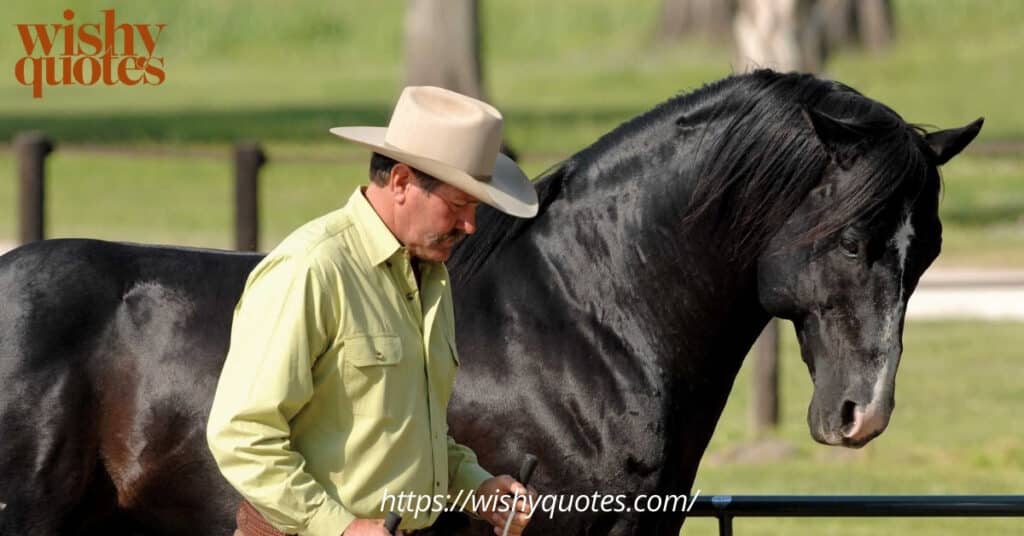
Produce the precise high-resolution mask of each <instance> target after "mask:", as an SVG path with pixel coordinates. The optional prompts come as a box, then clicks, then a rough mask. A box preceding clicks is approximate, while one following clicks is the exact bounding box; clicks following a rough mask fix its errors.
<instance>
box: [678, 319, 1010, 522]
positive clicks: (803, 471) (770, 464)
mask: <svg viewBox="0 0 1024 536" xmlns="http://www.w3.org/2000/svg"><path fill="white" fill-rule="evenodd" d="M1021 329H1024V325H1022V324H1020V323H972V322H921V321H916V322H915V321H910V322H908V323H907V326H906V331H905V335H904V344H905V350H904V355H903V359H902V362H901V364H900V371H899V376H898V377H897V388H896V401H897V405H896V410H895V413H894V414H893V418H892V421H891V422H890V425H889V428H888V430H887V431H886V432H885V433H884V434H883V435H881V436H880V437H878V438H876V439H875V440H874V441H873V442H871V443H870V444H868V446H866V447H864V448H863V449H861V450H856V451H851V450H846V449H841V448H834V447H824V446H820V445H818V444H816V443H814V442H813V441H812V440H811V438H810V435H809V432H808V430H807V424H806V411H807V404H808V403H809V401H810V398H811V382H810V376H809V375H808V373H807V370H806V367H805V366H804V365H803V363H802V362H801V361H800V357H799V353H798V349H797V346H796V341H795V337H794V336H793V335H792V329H790V328H789V326H788V324H787V325H786V326H785V327H784V329H783V333H784V337H783V346H782V348H783V350H782V354H781V356H780V361H781V379H780V382H781V389H780V392H781V393H782V400H781V408H780V415H781V426H780V428H779V430H778V431H777V433H776V434H775V435H774V436H773V437H774V439H775V440H777V441H782V442H784V443H786V444H788V445H790V446H791V447H792V449H793V454H792V455H791V456H789V457H787V458H784V459H781V460H766V461H761V462H749V461H748V462H728V463H712V462H709V460H713V459H714V458H715V456H714V454H716V453H722V452H725V451H729V450H730V449H734V448H736V447H737V446H738V445H742V444H745V443H746V442H748V441H749V440H750V437H749V436H748V434H747V432H746V409H747V404H748V400H749V397H748V395H749V393H748V385H749V381H750V378H749V371H748V370H747V369H746V368H744V370H742V371H741V373H740V376H739V378H738V379H737V381H736V385H735V387H734V389H733V393H732V396H731V398H730V400H729V403H728V405H727V406H726V409H725V412H724V413H723V416H722V419H721V421H720V423H719V426H718V429H717V430H716V432H715V436H714V438H713V439H712V442H711V445H710V447H709V449H708V452H709V456H706V457H705V461H704V463H703V465H702V467H701V469H700V471H699V472H698V474H697V481H696V483H695V489H700V490H701V491H702V494H703V495H705V496H706V495H712V494H774V495H790V494H851V495H859V494H1020V493H1024V488H1022V487H1021V483H1022V482H1024V428H1021V425H1020V419H1019V418H1018V413H1019V411H1020V408H1021V405H1022V404H1024V391H1022V390H1021V386H1022V385H1024V364H1022V362H1021V355H1022V354H1021V351H1020V333H1021ZM1020 523H1021V520H1019V519H1016V520H1013V519H1003V520H999V519H974V520H966V519H961V520H948V519H904V520H895V519H873V520H868V519H856V520H851V519H821V520H816V519H750V518H748V519H740V520H739V521H738V522H737V524H736V527H735V528H736V534H740V535H743V536H755V535H763V536H767V535H783V534H836V535H843V536H855V535H868V534H914V535H933V534H934V535H940V534H941V535H947V534H951V535H958V534H963V535H968V534H975V533H986V534H1015V533H1017V531H1018V530H1019V527H1020ZM716 529H717V526H716V525H715V522H714V521H713V520H709V519H692V520H690V521H687V525H686V528H685V529H684V530H683V532H682V534H683V535H684V536H693V535H703V534H717V532H716Z"/></svg>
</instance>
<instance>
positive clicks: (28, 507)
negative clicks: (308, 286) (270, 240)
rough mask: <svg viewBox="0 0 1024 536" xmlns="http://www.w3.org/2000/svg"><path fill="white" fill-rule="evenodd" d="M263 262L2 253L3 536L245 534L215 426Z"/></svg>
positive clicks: (52, 245)
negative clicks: (217, 395) (248, 280)
mask: <svg viewBox="0 0 1024 536" xmlns="http://www.w3.org/2000/svg"><path fill="white" fill-rule="evenodd" d="M259 259H260V256H259V255H252V254H236V253H227V252H212V251H202V250H188V249H182V248H158V247H151V246H133V245H126V244H113V243H107V242H100V241H92V240H51V241H46V242H38V243H34V244H30V245H28V246H25V247H22V248H19V249H17V250H15V251H13V252H11V253H9V254H7V255H5V256H3V257H2V258H0V274H2V275H0V287H2V288H3V296H4V299H3V306H2V307H0V325H2V326H3V329H2V331H0V345H2V346H0V347H2V348H3V350H2V354H0V355H2V359H0V378H2V379H3V382H2V384H3V385H4V389H3V390H2V391H0V408H2V411H0V430H2V436H3V441H2V444H3V446H2V447H0V474H3V475H4V476H3V478H2V479H0V502H5V503H7V504H8V507H7V508H6V509H5V510H4V511H2V512H0V534H4V535H7V534H10V535H12V536H13V535H15V534H17V535H34V534H78V533H93V532H95V533H107V534H110V533H114V534H120V533H123V534H132V533H135V531H139V532H143V533H148V531H146V530H142V529H144V528H145V527H160V530H158V531H155V533H158V534H161V533H162V534H186V533H189V532H191V531H194V530H195V528H196V527H197V526H199V527H205V528H206V529H207V530H208V531H209V532H206V533H208V534H230V533H231V531H232V530H233V527H234V523H233V522H234V519H233V516H232V515H231V513H232V512H233V511H234V508H235V507H236V506H237V502H238V499H237V495H236V494H235V492H234V491H233V490H232V489H231V488H230V486H229V485H227V483H226V482H225V481H224V480H223V478H220V477H219V475H218V471H217V468H216V465H215V464H214V463H213V460H212V458H211V457H210V455H209V453H208V452H207V450H206V442H205V439H204V438H205V423H206V419H207V417H208V415H209V408H210V405H211V404H212V402H213V393H214V390H215V388H216V385H217V377H218V376H219V375H220V369H221V366H222V365H223V360H224V355H225V354H226V352H227V341H228V335H229V332H230V326H231V311H232V309H233V308H234V303H235V302H236V301H237V299H238V296H239V295H240V293H241V290H242V285H243V283H244V282H245V276H246V274H247V273H248V272H249V270H251V269H252V267H253V266H255V265H256V263H257V262H258V261H259ZM183 512H185V513H184V514H183Z"/></svg>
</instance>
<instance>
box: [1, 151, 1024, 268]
mask: <svg viewBox="0 0 1024 536" xmlns="http://www.w3.org/2000/svg"><path fill="white" fill-rule="evenodd" d="M267 152H268V154H269V157H270V162H269V163H268V164H267V165H266V167H265V168H264V169H263V170H262V172H261V191H260V194H261V196H260V208H261V210H260V216H261V222H260V226H261V236H262V240H261V246H262V248H263V249H269V248H271V247H273V245H274V244H276V243H277V242H279V241H280V240H281V239H282V238H284V236H285V235H287V233H288V232H290V231H291V230H292V229H294V228H295V227H298V226H299V225H300V224H301V223H303V222H304V221H307V220H309V219H312V218H313V217H315V216H317V215H319V214H322V213H325V212H328V211H330V210H332V209H334V208H336V207H337V206H339V205H340V204H343V203H344V201H345V199H347V196H348V194H349V193H351V191H352V190H353V189H354V188H355V187H356V185H357V184H360V183H362V182H365V179H364V178H365V176H366V164H365V163H364V159H365V158H366V155H364V154H363V153H361V152H359V151H356V150H353V149H351V148H348V147H343V146H337V147H335V148H334V151H333V152H327V151H323V150H322V149H320V148H316V147H312V148H310V147H304V146H301V145H296V144H291V143H281V144H271V145H269V146H268V147H267ZM186 154H187V155H188V156H182V155H181V154H178V153H172V154H170V155H160V154H156V155H145V154H138V153H132V152H128V153H124V152H116V151H114V152H101V153H96V152H93V151H78V150H74V149H66V150H58V151H56V152H54V154H53V155H52V156H51V157H50V159H49V160H48V177H50V179H49V182H48V185H47V197H46V214H47V218H48V219H47V222H46V226H47V230H46V233H47V236H50V237H68V236H90V237H96V238H104V239H111V240H128V241H134V242H158V243H174V244H183V245H192V246H205V247H219V248H228V247H232V244H233V238H232V234H231V233H232V232H233V231H232V229H233V223H232V222H233V213H232V210H233V209H232V206H233V205H232V202H233V201H232V200H233V195H234V194H233V190H232V188H233V186H232V173H233V171H232V169H231V166H230V158H229V155H230V152H229V150H228V149H226V148H218V149H216V150H207V151H200V152H193V153H186ZM278 155H280V156H278ZM553 163H554V160H552V159H543V160H542V159H536V158H532V159H527V160H526V161H525V162H524V164H523V165H524V167H525V169H526V171H527V172H528V173H529V174H530V175H532V176H535V175H537V174H539V173H540V172H541V171H542V170H544V169H545V168H546V167H548V166H550V165H551V164H553ZM14 169H15V163H14V161H13V156H12V154H11V153H10V152H7V151H0V207H15V206H17V205H16V193H15V180H14V176H13V170H14ZM944 181H945V188H946V189H945V193H944V198H943V202H942V206H941V215H942V219H943V222H944V227H945V229H944V232H943V234H944V246H943V254H942V256H941V257H940V258H939V262H940V263H941V264H943V265H947V266H951V265H959V266H963V265H970V266H979V265H980V266H1010V267H1013V266H1015V267H1024V216H1022V215H1024V158H1022V157H1004V158H977V157H970V156H964V157H961V158H958V159H956V160H954V161H952V162H951V163H950V164H949V165H948V166H947V168H946V169H944ZM16 225H17V214H16V212H15V211H13V210H6V211H3V212H0V242H5V241H6V242H11V241H13V240H14V239H15V237H16V236H17V230H16Z"/></svg>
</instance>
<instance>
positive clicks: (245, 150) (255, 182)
mask: <svg viewBox="0 0 1024 536" xmlns="http://www.w3.org/2000/svg"><path fill="white" fill-rule="evenodd" d="M234 157H235V249H237V250H239V251H256V250H258V249H259V245H260V232H259V231H260V228H259V214H260V208H259V174H260V168H261V167H263V165H264V164H266V163H267V156H266V154H265V153H264V152H263V149H262V148H261V147H260V146H259V144H258V143H254V142H243V143H238V144H235V154H234Z"/></svg>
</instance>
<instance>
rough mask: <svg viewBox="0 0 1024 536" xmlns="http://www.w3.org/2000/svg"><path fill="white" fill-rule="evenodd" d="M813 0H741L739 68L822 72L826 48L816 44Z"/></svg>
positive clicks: (737, 31) (737, 26)
mask: <svg viewBox="0 0 1024 536" xmlns="http://www.w3.org/2000/svg"><path fill="white" fill-rule="evenodd" d="M814 4H815V2H814V1H813V0H740V4H739V10H738V11H737V12H736V18H735V19H734V22H733V37H734V38H735V40H736V56H737V58H736V59H737V62H736V66H735V67H736V70H737V71H739V72H746V71H749V70H751V69H755V68H759V67H769V68H772V69H775V70H777V71H809V72H814V71H818V70H819V69H820V68H821V65H822V64H823V63H824V51H823V50H822V49H821V47H819V46H816V43H818V42H819V39H817V36H815V35H809V32H811V31H813V30H816V25H812V24H810V23H811V21H812V17H811V14H812V11H813V10H812V8H813V7H814Z"/></svg>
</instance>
